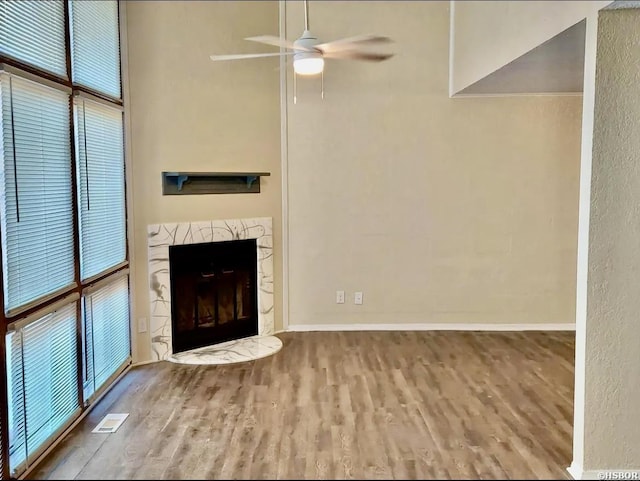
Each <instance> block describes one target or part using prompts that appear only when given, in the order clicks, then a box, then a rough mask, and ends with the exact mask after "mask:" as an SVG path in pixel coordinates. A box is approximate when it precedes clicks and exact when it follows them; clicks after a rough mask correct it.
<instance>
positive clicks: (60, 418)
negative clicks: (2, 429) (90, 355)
mask: <svg viewBox="0 0 640 481" xmlns="http://www.w3.org/2000/svg"><path fill="white" fill-rule="evenodd" d="M7 364H8V366H7V371H8V377H9V379H8V384H9V389H8V391H9V396H8V398H9V399H8V403H9V455H10V463H9V464H10V468H11V471H12V473H14V474H15V473H16V472H19V471H20V470H21V469H23V467H24V462H25V461H31V460H32V458H33V457H34V456H37V454H39V451H41V450H42V449H43V447H44V446H45V445H46V444H47V443H48V442H49V441H51V439H52V437H53V436H54V435H55V434H57V431H59V430H60V429H62V428H64V427H65V425H66V424H67V422H68V421H69V420H70V419H71V418H72V417H73V416H74V414H75V413H76V411H77V409H78V408H79V402H78V383H77V377H78V376H77V374H78V371H77V345H76V303H75V302H74V303H71V304H67V305H66V306H65V307H62V308H60V309H58V310H57V311H55V312H53V313H51V314H47V315H45V316H43V317H41V318H40V319H38V320H36V321H34V322H32V323H30V324H28V325H27V326H25V327H22V328H21V329H19V330H17V331H14V332H12V333H10V334H9V335H8V336H7Z"/></svg>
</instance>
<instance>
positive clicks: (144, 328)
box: [138, 317, 147, 333]
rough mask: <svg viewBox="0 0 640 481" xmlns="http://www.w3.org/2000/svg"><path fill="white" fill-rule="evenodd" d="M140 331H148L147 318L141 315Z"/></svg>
mask: <svg viewBox="0 0 640 481" xmlns="http://www.w3.org/2000/svg"><path fill="white" fill-rule="evenodd" d="M138 332H139V333H143V332H147V318H146V317H141V318H139V319H138Z"/></svg>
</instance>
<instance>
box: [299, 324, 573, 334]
mask: <svg viewBox="0 0 640 481" xmlns="http://www.w3.org/2000/svg"><path fill="white" fill-rule="evenodd" d="M575 329H576V325H575V324H571V323H566V324H458V323H451V324H447V323H434V324H428V323H410V324H294V325H290V326H289V327H288V329H287V331H289V332H309V331H575Z"/></svg>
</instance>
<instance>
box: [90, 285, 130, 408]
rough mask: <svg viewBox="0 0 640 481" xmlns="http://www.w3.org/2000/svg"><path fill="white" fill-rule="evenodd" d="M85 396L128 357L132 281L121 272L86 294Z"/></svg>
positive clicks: (97, 387) (99, 385)
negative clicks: (120, 274) (112, 279)
mask: <svg viewBox="0 0 640 481" xmlns="http://www.w3.org/2000/svg"><path fill="white" fill-rule="evenodd" d="M84 315H85V320H84V325H85V346H86V348H85V349H86V352H85V371H86V376H87V378H86V379H85V383H84V394H85V398H88V397H89V396H91V394H93V393H94V392H95V391H96V390H97V389H99V388H100V387H101V386H102V385H103V384H104V383H105V382H106V381H107V380H108V379H109V377H110V376H111V375H112V374H114V373H115V372H116V371H117V369H118V368H119V367H121V366H122V364H123V363H124V362H125V361H126V360H127V359H128V358H129V355H130V352H131V348H130V341H129V281H128V277H127V276H122V277H120V278H118V279H116V280H115V281H114V282H112V283H110V284H108V285H106V286H105V287H102V288H100V289H98V290H97V291H95V292H92V293H91V294H89V295H87V296H86V297H85V298H84Z"/></svg>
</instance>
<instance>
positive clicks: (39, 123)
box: [0, 0, 131, 479]
mask: <svg viewBox="0 0 640 481" xmlns="http://www.w3.org/2000/svg"><path fill="white" fill-rule="evenodd" d="M118 13H119V11H118V2H117V1H114V0H100V1H89V0H82V1H80V0H77V1H76V0H71V1H67V0H64V1H62V0H47V1H41V0H0V243H1V246H0V247H1V249H0V252H2V262H1V263H0V274H1V275H2V277H1V279H2V281H3V285H2V291H0V292H1V293H2V294H3V296H2V297H3V302H4V305H3V308H2V309H0V335H1V336H2V338H0V339H1V340H2V341H4V343H5V349H4V351H5V355H4V356H1V355H0V395H2V393H5V392H6V398H7V400H8V402H7V403H1V404H0V475H1V476H0V477H1V478H2V479H6V478H7V477H8V476H13V477H19V476H20V475H22V474H23V473H24V472H25V470H26V469H28V468H29V466H30V465H32V463H33V462H34V461H35V460H37V459H38V456H40V455H41V454H42V453H43V452H44V451H46V449H47V448H48V447H49V446H50V445H51V443H52V442H53V441H54V440H55V439H56V438H57V437H58V436H60V435H61V434H62V433H63V432H64V430H65V429H66V428H67V427H68V426H69V425H70V424H71V423H73V421H74V420H75V419H77V417H78V416H79V415H80V414H81V413H82V411H83V410H84V409H86V408H87V407H88V406H90V405H91V403H92V402H93V400H94V399H95V398H96V397H97V396H98V395H99V394H100V393H101V392H102V390H104V389H105V388H106V386H108V384H109V383H110V382H112V381H113V380H114V379H115V378H116V377H117V375H118V374H119V373H120V372H122V370H123V369H124V368H125V367H126V366H127V365H128V364H129V363H130V359H131V357H130V352H131V347H130V344H131V342H130V321H129V277H128V259H127V252H128V251H127V236H126V232H127V229H126V227H127V226H126V218H127V216H126V203H125V178H124V176H125V164H124V132H123V125H124V122H123V115H124V106H123V102H122V91H121V75H120V39H119V24H118V22H119V18H118ZM0 352H2V351H1V350H0Z"/></svg>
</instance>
